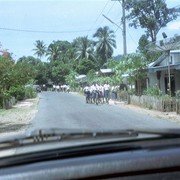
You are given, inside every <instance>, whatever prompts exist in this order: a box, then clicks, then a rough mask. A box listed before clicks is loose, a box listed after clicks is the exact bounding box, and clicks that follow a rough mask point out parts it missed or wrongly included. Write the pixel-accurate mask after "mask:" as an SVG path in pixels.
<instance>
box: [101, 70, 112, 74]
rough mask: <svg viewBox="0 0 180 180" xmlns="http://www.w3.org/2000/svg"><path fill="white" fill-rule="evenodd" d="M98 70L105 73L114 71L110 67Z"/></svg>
mask: <svg viewBox="0 0 180 180" xmlns="http://www.w3.org/2000/svg"><path fill="white" fill-rule="evenodd" d="M100 72H101V73H103V74H107V73H113V72H114V71H113V70H112V69H100Z"/></svg>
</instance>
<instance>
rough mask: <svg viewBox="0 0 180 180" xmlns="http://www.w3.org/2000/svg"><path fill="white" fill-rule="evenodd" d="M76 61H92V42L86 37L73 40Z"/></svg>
mask: <svg viewBox="0 0 180 180" xmlns="http://www.w3.org/2000/svg"><path fill="white" fill-rule="evenodd" d="M75 50H76V59H89V60H93V59H94V49H93V42H92V41H91V40H89V39H88V37H87V36H85V37H79V38H77V39H76V40H75Z"/></svg>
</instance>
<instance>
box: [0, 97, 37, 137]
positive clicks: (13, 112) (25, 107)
mask: <svg viewBox="0 0 180 180" xmlns="http://www.w3.org/2000/svg"><path fill="white" fill-rule="evenodd" d="M38 102H39V97H37V98H35V99H26V100H24V101H21V102H18V103H17V104H16V105H15V106H13V108H12V109H9V110H4V109H0V133H1V135H2V134H9V133H11V134H13V133H17V132H18V133H20V132H23V131H25V130H26V128H27V127H28V125H29V124H30V123H31V120H32V119H33V118H34V116H35V114H36V113H37V111H38V110H37V109H38Z"/></svg>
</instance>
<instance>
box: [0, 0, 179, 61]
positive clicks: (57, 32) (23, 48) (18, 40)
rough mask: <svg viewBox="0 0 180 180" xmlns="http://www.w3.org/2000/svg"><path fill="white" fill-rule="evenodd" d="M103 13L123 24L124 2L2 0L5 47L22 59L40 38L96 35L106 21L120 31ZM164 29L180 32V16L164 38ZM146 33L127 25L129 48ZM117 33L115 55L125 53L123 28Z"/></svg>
mask: <svg viewBox="0 0 180 180" xmlns="http://www.w3.org/2000/svg"><path fill="white" fill-rule="evenodd" d="M166 3H167V4H168V7H174V6H178V5H180V1H179V0H167V1H166ZM102 14H105V15H106V16H107V17H109V18H110V19H111V20H113V21H114V22H116V23H117V24H120V19H121V16H122V11H121V4H120V3H119V2H116V1H111V0H49V1H44V0H39V1H38V0H24V1H23V0H4V1H3V0H0V42H1V44H2V46H3V48H4V49H8V50H9V51H10V52H12V53H13V54H14V55H13V57H14V58H15V59H18V58H19V57H22V56H23V55H25V56H28V55H33V53H34V52H33V51H32V49H33V48H34V43H35V41H36V40H43V41H44V42H45V44H46V45H49V44H50V43H51V42H52V41H53V40H67V41H69V42H72V40H73V39H75V38H76V37H79V36H86V35H88V37H89V38H90V39H92V36H93V34H94V33H95V31H96V30H97V28H98V27H100V26H101V27H103V26H105V25H107V26H109V27H110V28H111V29H112V30H114V31H116V30H117V27H116V26H115V25H113V24H111V23H110V22H109V21H108V20H106V19H105V18H104V17H103V16H102ZM127 24H128V22H127ZM5 29H6V30H5ZM7 29H14V31H10V30H7ZM15 30H30V31H45V32H46V31H48V32H51V33H43V32H23V31H15ZM163 31H165V32H166V34H167V35H168V37H171V36H173V35H174V34H180V18H178V19H177V20H176V21H173V22H171V23H169V24H168V26H167V27H166V28H163V29H162V31H161V32H159V35H158V39H161V38H162V35H161V34H162V32H163ZM143 33H144V30H141V29H138V30H136V29H134V28H129V27H128V25H127V51H128V52H135V51H136V48H137V44H138V40H139V38H140V36H141V35H142V34H143ZM115 35H116V42H117V49H115V50H114V55H117V54H122V53H123V44H122V42H123V41H122V32H121V30H120V29H119V30H117V31H116V33H115Z"/></svg>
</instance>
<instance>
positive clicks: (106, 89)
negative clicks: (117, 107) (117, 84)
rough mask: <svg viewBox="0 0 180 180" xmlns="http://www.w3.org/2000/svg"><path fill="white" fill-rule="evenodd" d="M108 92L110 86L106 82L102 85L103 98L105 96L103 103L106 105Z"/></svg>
mask: <svg viewBox="0 0 180 180" xmlns="http://www.w3.org/2000/svg"><path fill="white" fill-rule="evenodd" d="M109 90H110V85H109V84H108V82H106V83H105V84H104V96H105V101H106V103H108V104H109Z"/></svg>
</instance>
